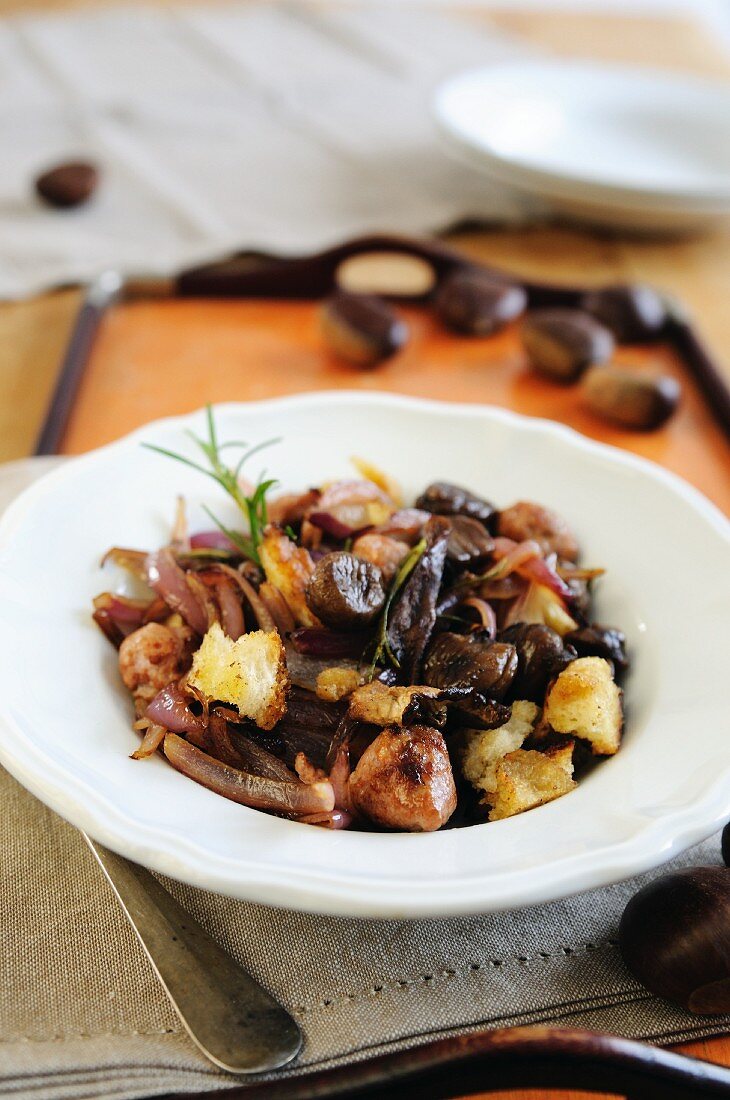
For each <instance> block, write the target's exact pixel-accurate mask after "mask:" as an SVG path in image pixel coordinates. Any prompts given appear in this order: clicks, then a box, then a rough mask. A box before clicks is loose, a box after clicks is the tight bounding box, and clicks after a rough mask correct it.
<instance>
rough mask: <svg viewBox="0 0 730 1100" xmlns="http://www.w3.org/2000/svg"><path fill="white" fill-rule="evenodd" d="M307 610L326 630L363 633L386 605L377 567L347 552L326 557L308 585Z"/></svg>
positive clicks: (317, 565) (320, 561)
mask: <svg viewBox="0 0 730 1100" xmlns="http://www.w3.org/2000/svg"><path fill="white" fill-rule="evenodd" d="M306 600H307V606H308V607H309V609H310V611H312V612H313V613H314V614H315V615H316V616H317V618H318V619H320V620H321V621H322V622H323V623H324V624H325V625H326V626H330V627H334V628H335V629H336V630H362V629H364V628H365V627H368V626H370V625H371V623H372V622H374V620H375V619H376V618H377V617H378V615H379V614H380V612H381V611H382V610H383V607H384V605H385V589H384V587H383V578H382V574H381V572H380V570H379V569H378V567H377V565H373V564H372V562H369V561H363V559H362V558H356V557H355V555H354V554H348V553H347V552H346V551H345V550H337V551H335V552H334V553H333V554H325V556H324V557H323V558H320V560H319V561H318V562H317V564H316V566H315V568H314V573H313V574H312V577H311V579H310V581H309V584H308V585H307V591H306Z"/></svg>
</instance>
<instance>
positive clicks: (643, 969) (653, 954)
mask: <svg viewBox="0 0 730 1100" xmlns="http://www.w3.org/2000/svg"><path fill="white" fill-rule="evenodd" d="M618 938H619V947H620V949H621V955H622V956H623V960H624V962H625V963H626V966H627V967H628V968H629V970H630V971H631V973H632V974H633V975H634V977H635V978H638V980H639V981H640V982H641V983H642V985H644V986H646V988H647V989H648V990H650V991H651V992H652V993H655V994H656V995H657V996H659V997H665V998H666V999H667V1000H668V1001H674V1002H675V1003H676V1004H679V1005H682V1006H683V1007H684V1008H687V1009H689V1011H690V1012H696V1013H699V1014H707V1015H712V1014H715V1013H722V1012H730V873H729V872H728V870H727V868H725V867H690V868H685V869H683V870H681V871H674V872H673V873H672V874H668V875H664V876H662V877H661V878H658V879H655V880H654V882H650V883H649V884H648V885H647V886H644V887H642V889H641V890H639V892H638V894H636V895H635V896H634V897H633V898H632V899H631V901H630V902H629V903H628V905H627V906H626V908H625V909H624V912H623V916H622V917H621V924H620V926H619V934H618Z"/></svg>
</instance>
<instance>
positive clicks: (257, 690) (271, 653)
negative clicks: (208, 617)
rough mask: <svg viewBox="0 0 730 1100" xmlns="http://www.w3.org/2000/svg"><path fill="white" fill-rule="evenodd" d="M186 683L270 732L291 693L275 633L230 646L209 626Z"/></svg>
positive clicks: (219, 631) (254, 635)
mask: <svg viewBox="0 0 730 1100" xmlns="http://www.w3.org/2000/svg"><path fill="white" fill-rule="evenodd" d="M188 683H190V684H191V685H192V686H193V687H195V688H197V689H198V690H199V691H201V692H202V693H203V695H205V696H206V697H207V698H208V699H218V700H220V701H221V702H222V703H230V704H231V705H232V706H234V707H236V708H237V709H238V712H239V714H241V715H242V716H243V717H244V718H250V719H251V720H252V721H253V722H255V723H256V725H257V726H259V727H260V729H263V730H270V729H271V728H272V727H273V726H275V725H276V723H277V722H278V721H279V719H280V718H281V717H282V716H283V715H284V714H285V713H286V700H287V695H288V692H289V674H288V672H287V670H286V656H285V653H284V645H283V643H282V640H281V638H280V636H279V635H278V634H277V633H276V631H272V632H271V633H270V634H267V633H265V632H264V631H263V630H255V631H253V633H251V634H242V635H241V637H240V638H238V639H237V641H234V640H233V639H232V638H228V637H227V636H226V635H225V634H224V633H223V630H222V629H221V626H220V624H219V623H213V625H212V626H211V627H210V629H209V630H208V633H207V634H206V635H205V637H204V638H203V641H202V644H201V646H200V649H198V651H197V652H196V653H195V654H193V667H192V669H191V670H190V675H189V677H188Z"/></svg>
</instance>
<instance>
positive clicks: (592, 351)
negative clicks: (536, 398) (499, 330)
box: [520, 308, 614, 382]
mask: <svg viewBox="0 0 730 1100" xmlns="http://www.w3.org/2000/svg"><path fill="white" fill-rule="evenodd" d="M520 335H521V337H522V343H523V344H524V346H525V350H526V352H527V354H528V357H529V360H530V365H531V366H532V367H534V368H535V370H536V371H538V372H539V373H540V374H544V375H546V376H547V377H548V378H552V379H554V380H555V381H557V382H574V381H575V379H576V378H578V377H579V376H580V375H581V374H582V373H583V371H584V370H586V368H587V367H590V366H591V365H592V364H594V363H605V362H606V360H607V359H610V358H611V356H612V354H613V349H614V339H613V336H612V335H611V333H610V332H609V330H608V329H607V328H605V327H604V326H603V325H601V324H599V322H598V321H597V320H596V319H595V318H594V317H591V315H590V314H589V313H585V312H584V311H583V310H579V309H558V308H555V309H536V310H534V311H533V312H532V313H529V314H528V315H527V317H526V318H525V320H524V321H523V322H522V326H521V328H520Z"/></svg>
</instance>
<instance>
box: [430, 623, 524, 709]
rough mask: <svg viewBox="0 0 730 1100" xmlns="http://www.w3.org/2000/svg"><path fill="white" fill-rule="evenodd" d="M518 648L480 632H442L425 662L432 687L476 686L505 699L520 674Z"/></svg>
mask: <svg viewBox="0 0 730 1100" xmlns="http://www.w3.org/2000/svg"><path fill="white" fill-rule="evenodd" d="M517 665H518V660H517V650H516V649H515V647H514V646H513V645H510V644H508V643H507V642H492V641H489V640H488V639H487V638H482V637H480V636H479V635H478V634H452V633H444V634H439V635H438V636H437V637H436V638H435V639H434V640H433V642H432V643H431V645H430V646H429V649H428V653H427V654H426V659H425V661H424V664H423V673H424V676H423V678H424V681H425V683H426V684H428V685H430V686H431V687H437V688H448V687H472V688H476V690H477V691H480V692H481V693H482V694H483V695H486V696H488V697H489V698H490V699H501V698H502V697H503V696H504V695H506V694H507V692H508V691H509V689H510V687H511V685H512V681H513V680H514V678H515V676H516V674H517Z"/></svg>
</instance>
